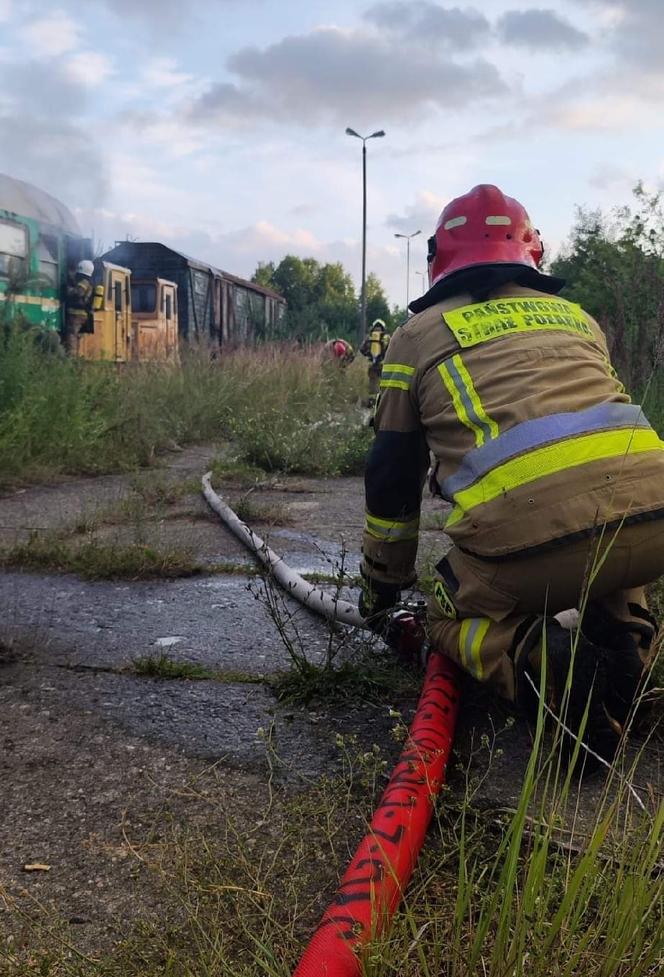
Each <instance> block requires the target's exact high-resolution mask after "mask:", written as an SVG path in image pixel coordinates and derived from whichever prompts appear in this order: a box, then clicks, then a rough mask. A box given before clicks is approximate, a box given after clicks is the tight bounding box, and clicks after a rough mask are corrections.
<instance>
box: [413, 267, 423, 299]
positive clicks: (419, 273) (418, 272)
mask: <svg viewBox="0 0 664 977" xmlns="http://www.w3.org/2000/svg"><path fill="white" fill-rule="evenodd" d="M415 274H416V275H419V276H420V278H421V279H422V295H424V292H425V288H424V283H425V275H424V272H423V271H416V272H415Z"/></svg>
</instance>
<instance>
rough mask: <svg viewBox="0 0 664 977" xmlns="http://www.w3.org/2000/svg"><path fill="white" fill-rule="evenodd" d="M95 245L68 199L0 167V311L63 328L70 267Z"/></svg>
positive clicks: (88, 254)
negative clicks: (86, 236) (81, 227)
mask: <svg viewBox="0 0 664 977" xmlns="http://www.w3.org/2000/svg"><path fill="white" fill-rule="evenodd" d="M91 251H92V246H91V242H90V241H89V240H86V239H84V238H82V237H81V232H80V230H79V227H78V224H77V222H76V219H75V218H74V216H73V214H72V213H71V211H69V210H68V209H67V207H65V206H64V204H62V203H60V201H58V200H56V199H55V197H52V196H51V195H50V194H48V193H45V192H44V191H43V190H39V189H38V188H37V187H34V186H32V185H31V184H29V183H24V182H23V181H22V180H15V179H13V178H12V177H9V176H5V175H4V174H2V173H0V316H3V315H5V316H9V317H11V316H13V315H15V314H16V313H21V314H22V315H23V316H24V318H25V319H26V320H28V321H29V322H30V323H33V324H34V325H36V326H39V327H41V328H42V329H46V330H48V331H52V332H56V333H61V332H62V329H63V325H64V319H63V317H64V309H63V302H62V297H63V294H64V289H65V285H66V279H67V269H68V268H71V267H72V266H74V267H75V266H76V264H77V263H78V261H80V260H81V259H82V258H90V257H91Z"/></svg>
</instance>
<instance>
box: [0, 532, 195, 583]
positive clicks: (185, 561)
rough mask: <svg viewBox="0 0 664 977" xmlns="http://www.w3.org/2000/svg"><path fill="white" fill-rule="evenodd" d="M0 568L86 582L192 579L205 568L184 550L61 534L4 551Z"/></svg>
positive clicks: (37, 535) (42, 536)
mask: <svg viewBox="0 0 664 977" xmlns="http://www.w3.org/2000/svg"><path fill="white" fill-rule="evenodd" d="M0 566H4V567H19V568H20V569H22V570H31V571H34V572H39V573H43V572H44V571H55V572H59V573H75V574H77V575H78V576H79V577H83V578H84V579H86V580H147V579H152V578H156V577H161V578H168V577H189V576H193V575H194V574H197V573H201V572H202V570H203V567H202V566H201V564H199V563H198V562H197V561H196V560H195V559H194V557H193V554H192V553H191V551H189V550H187V549H185V548H183V547H159V546H147V545H146V544H143V543H140V542H132V543H108V542H103V541H100V540H98V539H95V538H87V539H83V540H80V539H79V540H70V539H68V538H67V537H66V536H63V535H62V534H60V533H32V534H31V536H30V538H29V539H28V541H27V542H26V543H17V544H16V545H15V546H11V547H7V548H6V549H4V550H1V551H0Z"/></svg>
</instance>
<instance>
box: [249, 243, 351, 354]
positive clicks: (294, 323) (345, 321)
mask: <svg viewBox="0 0 664 977" xmlns="http://www.w3.org/2000/svg"><path fill="white" fill-rule="evenodd" d="M253 281H255V282H256V283H257V284H259V285H263V286H264V287H266V288H273V289H274V290H275V291H277V292H279V294H280V295H283V297H284V298H285V299H286V302H287V303H288V308H287V312H286V317H285V321H284V332H285V334H286V335H289V336H301V337H303V338H305V339H310V340H318V339H327V338H332V337H335V336H342V337H351V336H352V335H353V333H354V331H355V330H356V326H357V315H358V311H357V296H356V294H355V288H354V286H353V280H352V278H351V277H350V275H349V274H348V273H347V272H346V271H345V270H344V268H343V266H342V265H341V264H340V263H339V262H335V263H327V264H320V263H319V262H318V261H316V259H315V258H297V257H295V256H294V255H286V257H285V258H283V259H282V260H281V261H280V262H279V264H278V265H276V266H275V265H274V263H273V262H269V263H267V264H260V265H259V266H258V268H257V269H256V271H255V273H254V275H253Z"/></svg>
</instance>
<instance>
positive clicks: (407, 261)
mask: <svg viewBox="0 0 664 977" xmlns="http://www.w3.org/2000/svg"><path fill="white" fill-rule="evenodd" d="M421 233H422V231H413V233H412V234H395V235H394V236H395V237H403V238H405V239H406V315H408V300H409V298H410V239H411V238H413V237H417V235H418V234H421Z"/></svg>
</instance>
